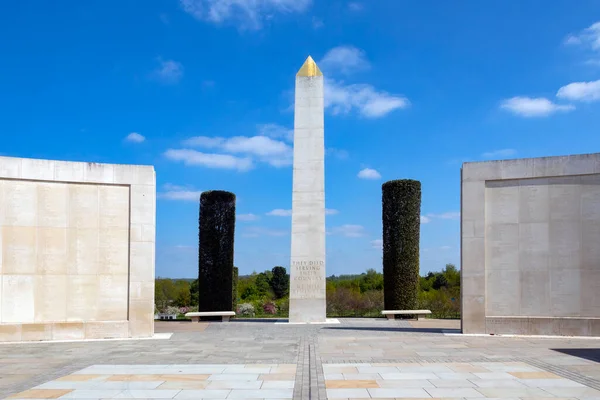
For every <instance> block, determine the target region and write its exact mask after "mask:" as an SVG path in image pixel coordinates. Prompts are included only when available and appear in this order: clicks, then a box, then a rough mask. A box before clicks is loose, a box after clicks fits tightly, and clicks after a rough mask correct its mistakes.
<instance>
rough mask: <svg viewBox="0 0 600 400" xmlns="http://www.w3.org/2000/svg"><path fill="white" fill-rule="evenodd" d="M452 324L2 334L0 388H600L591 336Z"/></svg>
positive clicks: (560, 394) (482, 393)
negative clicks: (82, 337)
mask: <svg viewBox="0 0 600 400" xmlns="http://www.w3.org/2000/svg"><path fill="white" fill-rule="evenodd" d="M458 327H459V326H458V323H457V321H436V320H425V321H400V320H396V321H387V320H384V319H341V320H340V324H336V325H310V326H302V325H281V324H274V321H257V320H255V321H240V320H238V321H232V322H230V323H218V322H217V323H199V324H192V323H190V322H187V323H181V322H158V323H157V324H156V331H157V334H158V338H156V339H148V340H113V341H86V342H61V343H10V344H1V345H0V398H11V399H56V398H61V399H63V398H64V399H67V398H72V399H77V398H81V399H83V398H87V399H105V398H106V399H108V398H138V399H139V398H148V399H150V398H153V399H156V398H159V399H171V398H175V399H179V398H188V399H205V398H206V399H208V398H211V399H232V398H237V399H292V398H293V399H366V398H381V399H384V398H385V399H390V398H396V399H404V398H424V399H425V398H426V399H430V398H446V399H448V398H452V399H486V398H487V399H492V398H493V399H531V400H533V399H579V400H598V399H600V339H591V338H586V339H581V338H566V337H565V338H543V337H500V336H464V335H460V334H458V330H457V328H458ZM169 333H172V334H169Z"/></svg>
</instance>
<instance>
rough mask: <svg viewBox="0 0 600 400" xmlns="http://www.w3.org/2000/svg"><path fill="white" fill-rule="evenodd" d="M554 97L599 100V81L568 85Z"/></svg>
mask: <svg viewBox="0 0 600 400" xmlns="http://www.w3.org/2000/svg"><path fill="white" fill-rule="evenodd" d="M599 25H600V24H599ZM556 97H559V98H561V99H567V100H577V101H596V100H600V80H597V81H591V82H573V83H569V84H568V85H566V86H563V87H561V88H560V89H558V92H557V93H556Z"/></svg>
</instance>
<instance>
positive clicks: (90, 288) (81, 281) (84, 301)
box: [67, 275, 99, 321]
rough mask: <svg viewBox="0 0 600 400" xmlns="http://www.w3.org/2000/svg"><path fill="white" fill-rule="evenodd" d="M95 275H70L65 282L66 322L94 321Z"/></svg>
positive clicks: (96, 297)
mask: <svg viewBox="0 0 600 400" xmlns="http://www.w3.org/2000/svg"><path fill="white" fill-rule="evenodd" d="M98 300H99V298H98V280H97V276H96V275H71V276H69V279H68V280H67V321H95V320H97V315H98Z"/></svg>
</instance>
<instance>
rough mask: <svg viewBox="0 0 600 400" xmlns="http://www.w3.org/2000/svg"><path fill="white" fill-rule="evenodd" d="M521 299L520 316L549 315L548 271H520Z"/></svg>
mask: <svg viewBox="0 0 600 400" xmlns="http://www.w3.org/2000/svg"><path fill="white" fill-rule="evenodd" d="M520 274H521V277H520V284H521V301H520V305H521V307H520V311H519V312H518V313H517V314H515V315H520V316H551V315H552V314H551V313H550V273H549V271H548V270H547V269H545V270H543V269H542V270H525V271H524V270H523V269H521V271H520Z"/></svg>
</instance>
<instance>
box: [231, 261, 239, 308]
mask: <svg viewBox="0 0 600 400" xmlns="http://www.w3.org/2000/svg"><path fill="white" fill-rule="evenodd" d="M238 275H239V270H238V267H233V288H232V289H231V295H232V296H233V297H232V299H231V301H232V302H233V306H232V307H233V308H232V310H233V311H235V312H237V300H238V289H237V288H238Z"/></svg>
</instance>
